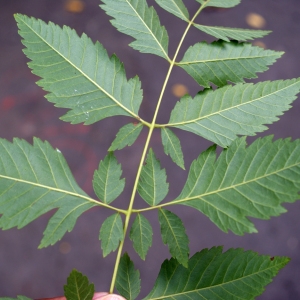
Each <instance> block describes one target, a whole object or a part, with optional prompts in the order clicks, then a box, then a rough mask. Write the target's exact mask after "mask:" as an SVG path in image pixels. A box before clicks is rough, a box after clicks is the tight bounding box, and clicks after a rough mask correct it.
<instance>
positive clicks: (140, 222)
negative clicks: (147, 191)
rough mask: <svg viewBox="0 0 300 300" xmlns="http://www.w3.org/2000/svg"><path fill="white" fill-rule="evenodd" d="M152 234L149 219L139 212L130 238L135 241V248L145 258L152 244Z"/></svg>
mask: <svg viewBox="0 0 300 300" xmlns="http://www.w3.org/2000/svg"><path fill="white" fill-rule="evenodd" d="M152 235H153V231H152V227H151V224H150V223H149V221H148V220H147V219H146V218H145V217H144V216H143V215H141V214H137V216H136V218H135V220H134V222H133V224H132V227H131V230H130V239H131V240H132V242H133V248H134V249H135V251H136V252H137V253H138V255H139V256H140V257H141V259H143V260H145V258H146V255H147V252H148V250H149V248H150V247H151V245H152Z"/></svg>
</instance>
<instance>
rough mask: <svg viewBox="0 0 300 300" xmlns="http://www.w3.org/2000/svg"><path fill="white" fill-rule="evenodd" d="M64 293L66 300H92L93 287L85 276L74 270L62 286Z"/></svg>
mask: <svg viewBox="0 0 300 300" xmlns="http://www.w3.org/2000/svg"><path fill="white" fill-rule="evenodd" d="M64 291H65V293H64V295H65V297H66V298H67V300H92V299H93V296H94V293H95V287H94V284H93V283H91V284H90V283H89V280H88V278H87V277H86V276H84V275H83V274H81V273H80V272H78V271H77V270H75V269H74V270H73V271H72V272H71V274H70V275H69V277H68V279H67V284H66V285H64Z"/></svg>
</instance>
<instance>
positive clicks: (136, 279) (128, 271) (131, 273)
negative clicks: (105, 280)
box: [116, 253, 141, 300]
mask: <svg viewBox="0 0 300 300" xmlns="http://www.w3.org/2000/svg"><path fill="white" fill-rule="evenodd" d="M116 289H117V290H118V292H119V293H120V294H121V295H122V296H123V297H124V298H126V299H127V300H134V299H135V298H136V297H137V296H138V295H139V293H140V290H141V279H140V272H139V271H138V270H135V269H134V264H133V262H132V261H131V260H130V257H129V256H128V254H127V253H124V255H123V256H122V257H121V260H120V264H119V269H118V274H117V279H116Z"/></svg>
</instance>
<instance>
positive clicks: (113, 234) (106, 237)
mask: <svg viewBox="0 0 300 300" xmlns="http://www.w3.org/2000/svg"><path fill="white" fill-rule="evenodd" d="M99 239H100V240H101V249H102V250H103V257H105V256H107V255H108V254H109V253H110V252H112V251H115V250H116V249H117V248H118V246H119V243H120V242H121V241H123V239H124V233H123V222H122V218H121V216H120V214H119V213H116V214H113V215H112V216H110V217H108V218H107V219H106V220H105V221H104V222H103V224H102V226H101V229H100V234H99Z"/></svg>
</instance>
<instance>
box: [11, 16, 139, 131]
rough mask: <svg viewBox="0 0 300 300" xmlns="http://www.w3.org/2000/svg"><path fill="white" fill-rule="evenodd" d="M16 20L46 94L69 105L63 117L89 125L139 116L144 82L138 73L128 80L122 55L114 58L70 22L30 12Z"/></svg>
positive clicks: (58, 104) (52, 100)
mask: <svg viewBox="0 0 300 300" xmlns="http://www.w3.org/2000/svg"><path fill="white" fill-rule="evenodd" d="M16 20H17V22H18V27H19V34H20V35H21V36H22V37H23V40H22V43H23V44H24V45H25V46H26V49H25V50H24V52H25V54H26V56H27V57H28V58H29V59H30V60H31V62H30V63H29V67H30V68H31V69H32V72H33V73H34V74H35V75H37V76H39V77H41V78H42V79H41V80H40V81H39V82H38V84H39V85H40V86H42V87H43V89H44V90H46V91H48V92H49V94H48V95H47V96H46V98H47V99H48V101H50V102H53V103H55V106H56V107H62V108H67V109H69V111H68V113H67V114H66V115H64V116H63V117H62V118H61V119H62V120H64V121H66V122H70V123H72V124H78V123H84V124H86V125H89V124H92V123H95V122H97V121H99V120H102V119H104V118H107V117H111V116H116V115H125V116H131V117H134V118H137V117H138V116H137V114H138V110H139V107H140V104H141V101H142V97H143V95H142V90H141V83H140V81H139V80H138V78H137V77H135V78H132V79H130V80H129V81H127V78H126V74H125V71H124V67H123V65H122V63H121V62H120V60H119V59H117V58H116V56H114V55H113V56H111V57H109V56H108V54H107V51H106V50H105V49H104V47H103V46H102V45H101V44H100V43H99V42H97V43H96V44H93V42H92V41H91V39H90V38H88V37H87V36H86V35H85V34H83V35H82V36H81V37H79V36H78V35H77V34H76V32H75V30H72V29H70V28H69V27H67V26H64V27H63V28H60V27H59V26H57V25H55V24H53V23H51V22H49V24H46V23H45V22H43V21H41V20H37V19H35V18H29V17H27V16H24V15H17V16H16ZM46 52H47V53H48V55H47V56H46V57H45V55H44V53H46ZM53 74H55V76H53ZM121 95H122V96H121ZM99 99H101V101H99Z"/></svg>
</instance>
